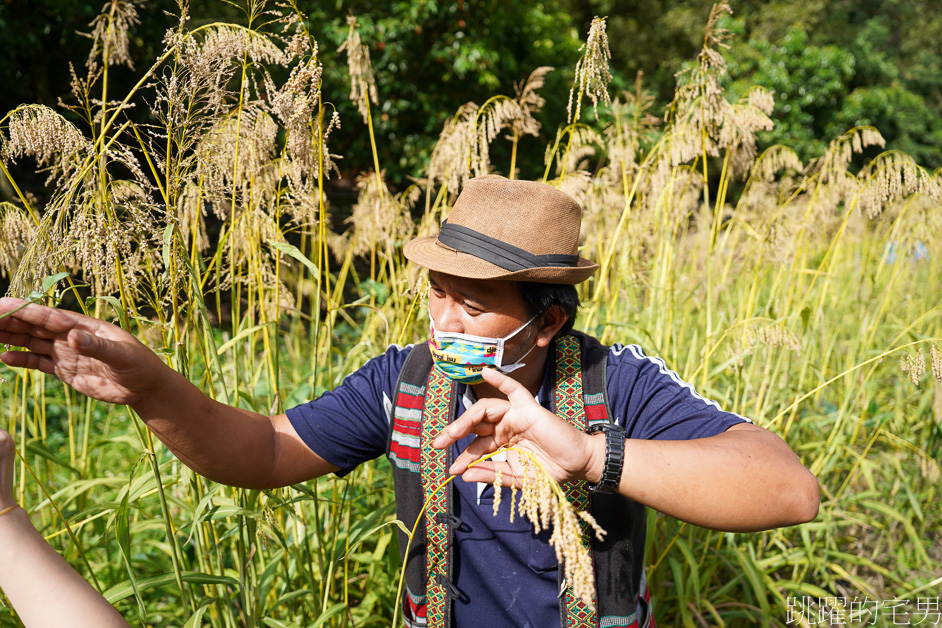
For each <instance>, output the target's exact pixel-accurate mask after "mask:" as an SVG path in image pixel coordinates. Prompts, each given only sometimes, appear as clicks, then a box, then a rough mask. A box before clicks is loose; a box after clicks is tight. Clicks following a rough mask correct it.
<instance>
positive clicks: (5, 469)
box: [0, 428, 16, 511]
mask: <svg viewBox="0 0 942 628" xmlns="http://www.w3.org/2000/svg"><path fill="white" fill-rule="evenodd" d="M15 457H16V454H15V453H14V452H13V437H12V436H10V434H9V433H8V432H7V431H6V430H5V429H3V428H0V511H3V510H6V509H7V508H10V507H12V506H16V500H15V499H13V459H14V458H15Z"/></svg>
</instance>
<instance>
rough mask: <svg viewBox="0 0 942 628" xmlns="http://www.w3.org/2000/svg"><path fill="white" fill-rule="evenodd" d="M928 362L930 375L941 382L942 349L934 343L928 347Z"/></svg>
mask: <svg viewBox="0 0 942 628" xmlns="http://www.w3.org/2000/svg"><path fill="white" fill-rule="evenodd" d="M929 364H930V365H931V367H932V375H933V376H934V377H935V379H936V381H938V382H940V383H942V350H940V349H938V348H937V347H936V346H935V345H932V346H931V347H929Z"/></svg>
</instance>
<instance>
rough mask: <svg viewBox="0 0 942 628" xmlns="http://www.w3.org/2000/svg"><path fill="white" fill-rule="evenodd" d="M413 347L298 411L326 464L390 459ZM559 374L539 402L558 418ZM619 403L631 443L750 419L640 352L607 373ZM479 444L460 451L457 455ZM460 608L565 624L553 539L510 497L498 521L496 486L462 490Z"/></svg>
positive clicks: (463, 617)
mask: <svg viewBox="0 0 942 628" xmlns="http://www.w3.org/2000/svg"><path fill="white" fill-rule="evenodd" d="M411 350H412V347H411V346H409V347H405V348H402V347H398V346H391V347H389V348H388V349H387V350H386V352H385V353H383V355H381V356H378V357H376V358H373V359H372V360H370V361H369V362H367V363H366V364H365V365H364V366H363V367H362V368H361V369H359V370H358V371H356V372H354V373H352V374H351V375H349V376H348V377H347V378H346V379H345V380H344V381H343V383H342V384H341V385H340V386H338V387H337V388H336V389H334V390H332V391H330V392H327V393H325V394H324V395H322V396H321V397H320V398H318V399H316V400H314V401H311V402H309V403H305V404H302V405H300V406H297V407H295V408H292V409H290V410H288V413H287V414H288V418H289V419H290V421H291V424H292V425H293V426H294V428H295V430H297V432H298V434H299V435H300V436H301V438H302V439H303V440H304V442H305V443H307V445H308V446H309V447H310V448H311V449H312V450H313V451H314V452H315V453H317V454H318V455H319V456H321V457H322V458H323V459H324V460H326V461H328V462H330V463H331V464H333V465H335V466H337V467H339V468H340V471H338V473H337V474H338V475H346V474H347V473H350V472H351V471H352V470H353V469H354V468H356V466H357V465H359V464H360V463H362V462H366V461H367V460H372V459H374V458H377V457H379V456H381V455H383V454H385V453H386V444H387V442H388V439H389V430H390V427H391V421H392V419H391V417H392V408H393V399H395V387H396V382H397V380H398V377H399V371H400V369H401V368H402V366H403V364H404V363H405V360H406V357H408V355H409V352H410V351H411ZM550 372H551V369H549V368H547V373H546V375H545V376H544V380H543V384H542V385H541V387H540V390H539V391H538V393H537V397H536V398H537V401H538V402H539V403H540V404H541V405H542V406H543V407H544V408H547V409H549V407H550V401H551V396H552V382H551V381H549V380H550ZM607 386H608V394H609V402H610V405H611V410H612V413H613V415H614V418H615V421H616V422H617V423H618V424H619V425H621V426H622V427H624V428H625V430H626V431H627V434H628V438H641V439H659V440H689V439H694V438H706V437H708V436H715V435H716V434H720V433H722V432H725V431H726V430H727V429H728V428H729V427H731V426H732V425H735V424H737V423H742V422H744V421H746V420H747V419H744V418H743V417H740V416H738V415H736V414H732V413H729V412H724V411H723V410H721V409H720V407H719V405H717V404H716V403H715V402H713V401H711V400H709V399H706V398H704V397H702V396H701V395H699V394H698V393H697V392H696V390H694V388H693V386H691V385H690V384H688V383H686V382H684V381H683V380H681V379H680V377H679V376H678V375H677V374H676V373H674V372H673V371H671V370H670V369H668V368H667V367H666V366H665V364H664V362H663V361H662V360H660V359H659V358H653V357H650V356H647V355H645V353H644V351H643V350H642V349H641V347H639V346H637V345H629V346H622V345H614V346H612V347H611V348H610V350H609V355H608V368H607ZM468 388H469V387H467V386H459V387H458V395H459V403H458V414H459V415H460V414H461V413H462V412H464V411H465V409H466V408H467V407H468V406H469V405H470V404H471V403H473V397H472V396H471V395H470V393H469V390H468ZM473 439H474V436H473V435H472V436H468V437H467V438H465V439H463V440H461V441H459V442H457V443H455V445H454V451H453V454H454V455H455V456H457V455H458V454H459V453H460V452H461V451H463V450H464V448H465V447H466V446H467V445H468V444H469V443H470V442H471V441H472V440H473ZM454 487H455V491H454V494H455V504H454V514H455V515H456V516H457V517H458V518H459V519H460V520H461V525H460V527H459V528H458V530H457V533H456V535H455V543H456V547H455V552H454V572H453V573H454V583H455V586H456V587H457V589H458V592H459V597H458V599H457V600H456V601H455V604H454V615H455V617H454V619H455V624H454V625H455V626H456V627H457V628H465V627H474V628H480V627H481V626H495V625H501V626H520V627H525V626H529V627H531V628H545V627H547V626H558V625H559V601H558V599H557V593H558V591H557V561H556V554H555V551H554V550H553V548H552V547H551V546H550V545H549V543H548V538H549V537H548V534H547V533H546V532H544V533H542V534H540V535H536V534H534V533H533V529H532V526H531V525H530V523H529V522H528V521H527V520H526V519H525V518H524V517H520V516H518V517H516V518H515V519H514V522H513V523H511V522H510V513H509V508H510V506H509V500H510V496H509V489H504V490H505V491H507V493H506V494H505V495H502V500H501V505H500V511H499V512H498V514H497V516H496V517H495V516H494V515H493V503H494V501H493V500H494V492H493V487H491V486H490V485H484V484H480V483H467V482H463V481H461V480H460V479H458V480H457V481H455V482H454Z"/></svg>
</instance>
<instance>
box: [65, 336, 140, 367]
mask: <svg viewBox="0 0 942 628" xmlns="http://www.w3.org/2000/svg"><path fill="white" fill-rule="evenodd" d="M68 342H69V346H70V347H71V348H72V349H73V350H75V351H76V352H77V353H79V354H81V355H84V356H85V357H88V358H94V359H96V360H99V361H101V362H104V363H105V364H109V365H112V366H118V367H120V366H123V365H124V364H126V363H128V362H130V361H131V356H130V355H128V351H127V348H126V347H125V346H123V343H120V342H114V341H113V340H109V339H107V338H103V337H101V336H99V335H97V334H93V333H89V332H88V331H85V330H82V329H73V330H72V331H70V332H69V336H68Z"/></svg>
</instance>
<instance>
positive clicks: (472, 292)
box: [428, 271, 536, 364]
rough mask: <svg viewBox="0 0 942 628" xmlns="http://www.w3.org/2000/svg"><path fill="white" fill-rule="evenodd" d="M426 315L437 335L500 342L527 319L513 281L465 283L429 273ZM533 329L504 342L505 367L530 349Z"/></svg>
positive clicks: (533, 327)
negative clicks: (470, 336) (491, 339)
mask: <svg viewBox="0 0 942 628" xmlns="http://www.w3.org/2000/svg"><path fill="white" fill-rule="evenodd" d="M428 278H429V294H428V308H429V314H430V315H431V316H432V320H433V321H434V323H435V329H436V330H437V331H447V332H457V333H462V334H471V335H474V336H484V337H486V338H503V337H505V336H507V335H508V334H511V333H513V332H514V331H516V330H517V329H519V328H520V326H521V325H523V324H524V323H526V322H527V321H528V320H529V319H530V316H531V315H530V313H529V311H528V310H527V306H526V304H525V303H524V301H523V297H521V296H520V288H519V287H518V286H517V284H516V283H515V282H513V281H504V280H500V279H465V278H463V277H455V276H453V275H446V274H444V273H439V272H435V271H429V274H428ZM535 328H536V325H535V324H534V325H529V326H527V328H526V329H523V330H521V331H520V333H518V334H517V335H516V336H514V337H513V338H510V339H508V340H507V343H506V349H505V355H504V363H505V364H508V363H511V362H513V361H514V360H515V359H517V358H518V357H519V356H520V355H522V354H523V353H524V352H525V351H527V350H528V349H529V348H531V347H532V346H533V338H532V336H533V335H534V330H535Z"/></svg>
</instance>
